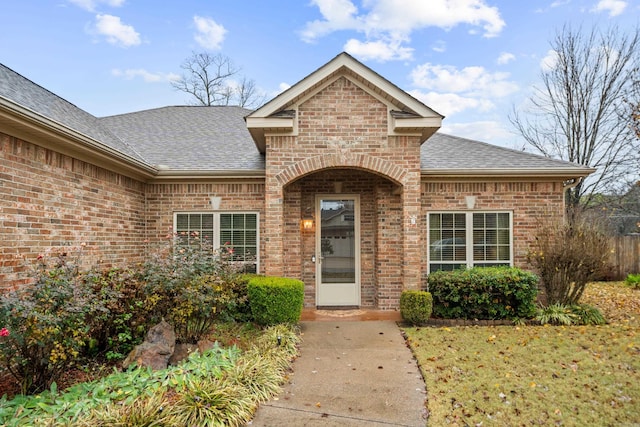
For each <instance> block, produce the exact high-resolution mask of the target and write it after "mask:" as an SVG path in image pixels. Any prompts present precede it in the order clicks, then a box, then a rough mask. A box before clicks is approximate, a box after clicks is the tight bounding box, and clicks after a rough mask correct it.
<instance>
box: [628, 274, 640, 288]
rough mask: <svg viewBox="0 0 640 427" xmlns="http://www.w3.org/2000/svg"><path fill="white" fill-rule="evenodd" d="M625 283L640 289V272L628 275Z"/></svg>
mask: <svg viewBox="0 0 640 427" xmlns="http://www.w3.org/2000/svg"><path fill="white" fill-rule="evenodd" d="M624 283H625V284H626V285H627V286H630V287H632V288H634V289H640V273H639V274H631V273H629V274H628V275H627V278H626V279H625V280H624Z"/></svg>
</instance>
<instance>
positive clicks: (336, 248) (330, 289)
mask: <svg viewBox="0 0 640 427" xmlns="http://www.w3.org/2000/svg"><path fill="white" fill-rule="evenodd" d="M316 218H318V227H317V233H316V282H317V283H316V304H317V306H319V307H323V306H331V307H338V306H360V197H359V195H347V194H337V195H317V196H316Z"/></svg>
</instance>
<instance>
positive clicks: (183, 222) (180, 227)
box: [176, 214, 189, 231]
mask: <svg viewBox="0 0 640 427" xmlns="http://www.w3.org/2000/svg"><path fill="white" fill-rule="evenodd" d="M188 229H189V215H185V214H177V215H176V231H184V230H188Z"/></svg>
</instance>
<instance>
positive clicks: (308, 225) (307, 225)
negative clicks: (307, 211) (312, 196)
mask: <svg viewBox="0 0 640 427" xmlns="http://www.w3.org/2000/svg"><path fill="white" fill-rule="evenodd" d="M300 222H301V224H302V229H303V230H306V231H311V230H313V218H312V217H305V218H302V221H300Z"/></svg>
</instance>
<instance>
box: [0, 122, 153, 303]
mask: <svg viewBox="0 0 640 427" xmlns="http://www.w3.org/2000/svg"><path fill="white" fill-rule="evenodd" d="M0 198H1V199H2V204H1V205H0V241H1V242H2V244H1V246H0V291H2V290H7V289H10V288H14V287H17V286H20V285H23V284H25V283H28V281H29V273H30V270H29V268H30V266H32V265H33V261H34V260H35V258H36V257H37V256H38V255H39V254H50V255H54V254H56V253H58V252H59V251H65V252H68V253H70V254H73V253H75V251H74V249H73V248H76V249H77V248H79V247H80V245H81V244H85V245H86V246H85V247H84V249H83V253H84V254H83V255H82V257H81V259H80V260H81V262H82V264H83V266H85V267H89V266H93V265H96V264H100V265H104V266H107V265H119V264H122V263H124V262H129V261H132V260H136V259H140V255H141V253H140V245H141V243H142V241H143V239H144V229H145V225H144V185H143V183H141V182H138V181H135V180H133V179H130V178H127V177H125V176H122V175H118V174H116V173H113V172H110V171H108V170H105V169H103V168H100V167H97V166H94V165H91V164H88V163H85V162H82V161H79V160H76V159H73V158H71V157H68V156H65V155H62V154H59V153H56V152H54V151H51V150H48V149H45V148H42V147H39V146H37V145H34V144H31V143H29V142H25V141H22V140H19V139H17V138H14V137H12V136H8V135H6V134H2V133H0ZM69 246H70V247H69Z"/></svg>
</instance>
